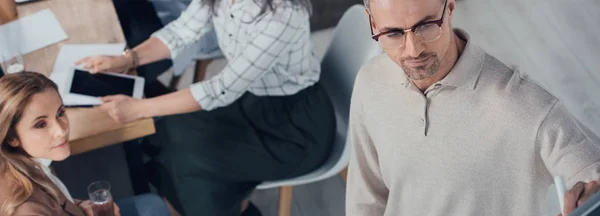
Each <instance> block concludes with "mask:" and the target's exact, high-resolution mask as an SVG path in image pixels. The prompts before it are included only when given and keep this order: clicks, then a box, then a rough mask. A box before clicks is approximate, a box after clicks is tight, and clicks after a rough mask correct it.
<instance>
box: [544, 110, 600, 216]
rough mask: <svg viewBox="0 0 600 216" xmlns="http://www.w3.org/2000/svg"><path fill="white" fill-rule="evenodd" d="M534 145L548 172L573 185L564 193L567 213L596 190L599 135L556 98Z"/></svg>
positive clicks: (599, 165)
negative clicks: (537, 148)
mask: <svg viewBox="0 0 600 216" xmlns="http://www.w3.org/2000/svg"><path fill="white" fill-rule="evenodd" d="M536 146H538V147H539V148H540V154H541V155H540V156H541V158H542V160H543V161H544V163H545V165H546V167H547V169H548V171H549V172H550V174H551V175H553V176H564V177H565V179H566V181H567V188H569V189H571V187H573V188H572V189H571V190H569V192H567V193H566V194H565V197H564V199H565V211H566V212H567V213H568V212H570V211H572V210H573V209H574V208H576V207H577V206H578V201H584V200H586V199H587V198H588V197H589V196H591V195H593V194H594V193H596V192H597V191H598V186H597V184H596V183H594V182H595V181H598V180H600V137H598V135H596V134H595V133H594V132H592V131H591V130H590V129H589V128H588V127H586V126H585V125H583V124H581V123H580V122H579V121H578V120H576V119H575V117H573V116H572V115H571V114H570V113H569V111H567V109H566V108H565V107H564V105H563V104H562V103H560V102H558V101H557V102H556V103H555V104H554V106H553V107H552V108H551V109H550V110H549V112H548V114H547V116H546V118H545V119H544V120H543V121H542V123H541V124H540V126H539V129H538V134H537V140H536ZM590 182H591V184H590ZM559 199H562V198H559Z"/></svg>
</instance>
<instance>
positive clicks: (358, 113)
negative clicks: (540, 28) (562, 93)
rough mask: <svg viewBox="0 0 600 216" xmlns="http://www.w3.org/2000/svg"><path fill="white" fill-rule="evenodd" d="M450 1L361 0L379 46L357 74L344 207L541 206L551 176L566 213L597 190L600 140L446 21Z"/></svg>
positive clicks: (525, 209) (363, 214) (466, 213)
mask: <svg viewBox="0 0 600 216" xmlns="http://www.w3.org/2000/svg"><path fill="white" fill-rule="evenodd" d="M455 4H456V3H455V0H370V1H369V0H365V5H366V7H367V14H368V16H369V18H370V19H371V28H372V33H373V39H374V40H376V41H378V43H379V44H380V45H381V47H382V48H383V49H384V50H385V54H383V55H380V56H378V57H375V58H374V59H372V60H371V61H370V62H369V63H367V64H366V65H365V66H364V67H363V68H362V69H361V71H360V72H359V74H358V76H357V78H356V82H355V87H354V92H353V98H352V105H351V114H350V139H351V143H352V149H353V150H352V156H351V158H352V159H351V162H350V171H349V176H348V187H347V188H348V189H347V190H348V191H347V195H346V197H347V204H346V208H347V209H346V214H347V215H348V216H383V215H385V216H392V215H460V216H471V215H472V216H481V215H492V216H494V215H498V216H500V215H502V216H504V215H541V210H542V208H543V205H542V204H543V203H544V200H545V195H546V192H547V189H548V187H549V186H550V185H551V184H552V180H553V176H564V177H565V178H566V179H567V185H568V186H572V187H570V188H572V189H571V190H570V191H569V192H568V193H567V194H566V196H565V197H564V201H565V212H566V213H568V212H570V211H572V210H573V209H574V208H576V207H577V206H578V205H581V204H582V203H583V202H584V201H585V200H586V199H588V198H589V197H590V196H592V195H593V194H594V193H596V192H597V191H598V188H599V186H598V183H597V182H596V181H597V180H600V138H599V137H598V136H597V135H595V134H593V133H592V132H591V131H590V130H589V129H588V128H586V127H585V126H583V125H581V124H580V123H579V122H577V121H576V120H574V118H573V117H572V116H571V114H570V113H568V111H567V110H566V109H565V107H564V105H563V104H562V103H561V102H560V101H559V100H558V99H557V98H556V97H554V96H553V95H551V94H550V93H548V92H547V91H545V90H544V89H542V88H541V87H539V86H538V85H536V84H534V83H532V82H530V81H527V80H525V79H523V78H522V77H521V76H520V73H519V72H518V71H513V70H512V69H510V68H508V67H507V66H505V65H504V64H503V63H501V62H500V61H498V60H497V59H495V58H494V57H492V56H490V55H488V54H486V53H485V51H483V50H482V49H481V48H479V47H478V46H477V45H476V44H474V43H473V42H471V41H470V39H469V38H470V37H469V35H468V34H467V33H466V32H464V31H462V30H460V29H453V28H452V25H451V20H452V16H453V13H454V12H455V6H456V5H455ZM594 180H596V181H594Z"/></svg>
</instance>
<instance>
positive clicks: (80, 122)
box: [17, 0, 155, 154]
mask: <svg viewBox="0 0 600 216" xmlns="http://www.w3.org/2000/svg"><path fill="white" fill-rule="evenodd" d="M47 8H49V9H50V10H52V12H53V13H54V15H55V16H56V18H57V19H58V21H59V22H60V24H61V25H62V27H63V29H64V30H65V32H66V33H67V35H68V36H69V38H68V39H67V40H65V41H62V42H60V43H58V44H54V45H52V46H50V47H46V48H44V49H41V50H38V51H35V52H33V53H29V54H27V55H25V56H24V61H25V67H26V69H27V70H29V71H35V72H39V73H43V74H45V75H46V76H49V75H50V73H51V72H52V68H53V67H54V62H55V60H56V56H57V55H58V51H59V50H60V47H61V46H62V44H65V43H69V44H94V43H124V42H125V38H124V35H123V31H122V29H121V25H120V23H119V19H118V17H117V14H116V11H115V8H114V5H113V3H112V1H111V0H42V1H38V2H32V3H27V4H23V5H19V6H18V7H17V9H18V12H19V16H20V17H23V16H26V15H29V14H32V13H35V12H37V11H40V10H43V9H47ZM67 115H68V116H69V120H70V123H71V136H70V141H71V151H72V154H79V153H84V152H87V151H91V150H94V149H98V148H102V147H105V146H109V145H113V144H116V143H121V142H124V141H128V140H132V139H136V138H140V137H144V136H147V135H150V134H154V133H155V128H154V121H153V120H152V119H142V120H138V121H135V122H132V123H129V124H118V123H116V122H115V121H114V120H112V118H110V116H108V114H107V113H105V112H104V111H103V110H101V109H99V108H79V109H67Z"/></svg>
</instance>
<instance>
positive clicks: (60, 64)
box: [50, 43, 125, 106]
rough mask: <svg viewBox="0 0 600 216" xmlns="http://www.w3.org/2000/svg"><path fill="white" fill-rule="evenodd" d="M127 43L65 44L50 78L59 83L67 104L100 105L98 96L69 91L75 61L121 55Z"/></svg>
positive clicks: (64, 101)
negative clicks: (98, 56) (91, 57)
mask: <svg viewBox="0 0 600 216" xmlns="http://www.w3.org/2000/svg"><path fill="white" fill-rule="evenodd" d="M124 49H125V44H124V43H123V44H64V45H63V46H62V48H61V49H60V51H59V52H58V56H57V57H56V62H55V63H54V68H53V69H52V73H51V74H50V79H51V80H52V81H54V82H55V83H56V84H57V85H58V89H59V92H60V94H61V95H62V97H63V103H64V104H65V105H70V106H73V105H98V104H100V103H101V102H100V100H99V99H98V98H96V97H91V96H84V95H78V94H70V93H68V92H67V89H65V88H66V86H67V82H71V80H69V77H72V76H73V75H72V74H73V72H74V71H73V67H75V62H77V61H78V60H80V59H83V58H85V57H88V56H95V55H121V53H123V50H124Z"/></svg>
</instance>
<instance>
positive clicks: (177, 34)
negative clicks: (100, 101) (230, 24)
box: [0, 0, 213, 73]
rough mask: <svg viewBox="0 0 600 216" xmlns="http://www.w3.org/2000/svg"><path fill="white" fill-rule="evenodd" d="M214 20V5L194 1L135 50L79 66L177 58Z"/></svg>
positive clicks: (112, 68) (101, 67)
mask: <svg viewBox="0 0 600 216" xmlns="http://www.w3.org/2000/svg"><path fill="white" fill-rule="evenodd" d="M0 1H5V0H0ZM211 20H212V13H211V11H210V7H209V6H208V5H207V4H202V2H201V0H193V1H192V2H191V3H190V5H189V6H188V7H187V8H186V10H185V11H183V12H182V13H181V16H180V17H179V18H178V19H176V20H174V21H173V22H171V23H169V24H167V25H166V26H165V27H163V28H162V29H160V30H158V31H156V32H155V33H154V34H152V36H151V37H150V38H148V39H147V40H146V41H144V42H143V43H141V44H140V45H138V46H136V47H134V48H133V49H132V50H133V52H130V53H128V54H127V55H118V56H106V55H99V56H89V57H86V58H83V59H81V60H78V61H77V62H75V65H82V66H83V67H84V68H85V69H87V70H89V71H90V72H91V73H98V72H119V73H125V72H127V71H129V69H131V68H132V67H135V66H140V65H145V64H149V63H152V62H156V61H159V60H163V59H167V58H175V56H177V55H178V54H179V53H180V52H181V51H182V50H184V49H185V48H186V47H188V46H189V45H191V44H193V43H195V42H196V41H198V40H200V39H201V38H202V36H203V35H204V34H206V33H207V32H209V31H211V30H212V29H213V25H212V24H211Z"/></svg>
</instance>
